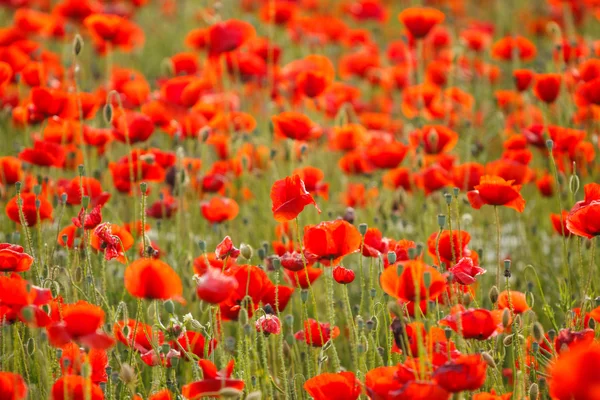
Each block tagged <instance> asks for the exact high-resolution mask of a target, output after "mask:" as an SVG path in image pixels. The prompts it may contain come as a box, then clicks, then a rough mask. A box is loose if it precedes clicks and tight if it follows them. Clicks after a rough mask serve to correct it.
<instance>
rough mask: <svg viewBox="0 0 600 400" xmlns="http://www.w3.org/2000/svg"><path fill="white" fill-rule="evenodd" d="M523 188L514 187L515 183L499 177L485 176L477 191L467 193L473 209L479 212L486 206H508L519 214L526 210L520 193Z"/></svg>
mask: <svg viewBox="0 0 600 400" xmlns="http://www.w3.org/2000/svg"><path fill="white" fill-rule="evenodd" d="M520 190H521V186H520V185H513V181H505V180H504V179H502V178H500V177H498V176H490V175H484V176H482V177H481V180H480V181H479V185H477V186H475V190H471V191H470V192H468V193H467V197H468V199H469V203H471V207H473V208H474V209H476V210H479V209H480V208H481V207H482V206H484V205H485V204H489V205H492V206H506V207H509V208H513V209H515V210H517V211H518V212H523V210H524V209H525V199H523V196H521V193H520Z"/></svg>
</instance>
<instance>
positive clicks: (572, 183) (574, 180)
mask: <svg viewBox="0 0 600 400" xmlns="http://www.w3.org/2000/svg"><path fill="white" fill-rule="evenodd" d="M569 190H570V191H571V193H572V194H577V192H578V191H579V176H577V174H573V175H571V177H570V178H569Z"/></svg>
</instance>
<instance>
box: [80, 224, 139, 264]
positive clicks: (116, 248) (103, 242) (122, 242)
mask: <svg viewBox="0 0 600 400" xmlns="http://www.w3.org/2000/svg"><path fill="white" fill-rule="evenodd" d="M133 243H134V240H133V236H131V234H130V233H129V232H128V231H127V230H126V229H125V228H122V227H121V226H119V225H117V224H111V223H103V224H100V225H98V226H97V227H96V228H95V229H94V232H93V234H92V238H91V241H90V244H91V246H92V248H93V249H95V250H97V251H101V252H104V258H105V259H106V260H107V261H109V260H112V259H114V258H116V259H117V260H118V261H119V262H121V263H125V252H126V251H127V250H129V249H130V248H131V247H132V246H133Z"/></svg>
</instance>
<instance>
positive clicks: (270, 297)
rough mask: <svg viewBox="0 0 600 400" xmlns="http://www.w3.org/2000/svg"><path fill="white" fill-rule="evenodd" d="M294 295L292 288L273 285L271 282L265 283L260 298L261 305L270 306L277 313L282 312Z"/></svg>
mask: <svg viewBox="0 0 600 400" xmlns="http://www.w3.org/2000/svg"><path fill="white" fill-rule="evenodd" d="M292 294H294V288H292V287H289V286H284V285H274V284H273V283H271V281H267V282H265V286H264V290H263V293H262V297H261V299H260V301H261V303H262V304H263V305H265V306H266V305H267V304H268V305H270V306H271V307H273V309H274V310H275V311H277V312H283V310H285V308H286V306H287V305H288V303H289V302H290V300H291V298H292Z"/></svg>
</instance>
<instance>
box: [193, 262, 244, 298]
mask: <svg viewBox="0 0 600 400" xmlns="http://www.w3.org/2000/svg"><path fill="white" fill-rule="evenodd" d="M237 288H238V281H237V280H236V279H235V278H234V277H232V276H229V275H226V274H224V273H222V272H221V271H219V270H218V269H217V268H208V269H207V271H206V273H204V274H203V275H202V276H200V278H199V279H198V286H197V287H196V293H197V294H198V297H199V298H200V300H203V301H206V302H207V303H211V304H219V303H221V302H223V301H225V300H227V299H228V298H229V297H230V296H231V295H232V294H233V292H234V291H235V290H236V289H237Z"/></svg>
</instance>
